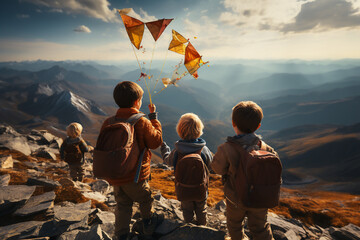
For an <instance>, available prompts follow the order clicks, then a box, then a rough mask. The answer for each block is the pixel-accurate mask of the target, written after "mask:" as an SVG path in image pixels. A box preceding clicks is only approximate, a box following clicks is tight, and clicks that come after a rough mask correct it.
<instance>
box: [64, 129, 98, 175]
mask: <svg viewBox="0 0 360 240" xmlns="http://www.w3.org/2000/svg"><path fill="white" fill-rule="evenodd" d="M82 130H83V127H82V126H81V124H80V123H77V122H73V123H70V124H69V126H67V128H66V133H67V135H68V136H67V138H66V139H65V140H64V141H63V143H62V145H61V147H60V157H61V159H62V160H63V161H65V162H67V163H68V164H69V168H70V177H71V178H72V179H73V180H74V181H82V180H83V177H84V167H83V165H84V163H83V159H84V153H85V152H89V151H92V150H93V147H92V146H88V145H87V144H86V143H85V141H84V139H83V138H82V137H81V132H82Z"/></svg>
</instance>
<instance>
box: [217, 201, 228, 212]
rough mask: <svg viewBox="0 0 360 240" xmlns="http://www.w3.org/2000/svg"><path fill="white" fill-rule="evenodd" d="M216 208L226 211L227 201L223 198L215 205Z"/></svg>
mask: <svg viewBox="0 0 360 240" xmlns="http://www.w3.org/2000/svg"><path fill="white" fill-rule="evenodd" d="M215 209H217V210H219V211H220V212H225V210H226V202H225V201H224V200H221V201H220V202H218V203H217V204H216V205H215Z"/></svg>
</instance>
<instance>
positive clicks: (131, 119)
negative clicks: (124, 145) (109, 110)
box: [109, 112, 145, 125]
mask: <svg viewBox="0 0 360 240" xmlns="http://www.w3.org/2000/svg"><path fill="white" fill-rule="evenodd" d="M143 116H145V114H144V113H141V112H139V113H135V114H133V115H131V116H130V117H129V118H127V119H126V118H117V117H116V115H115V116H112V117H111V118H109V124H115V123H118V122H128V123H130V124H131V125H135V124H136V123H137V121H139V120H140V118H142V117H143Z"/></svg>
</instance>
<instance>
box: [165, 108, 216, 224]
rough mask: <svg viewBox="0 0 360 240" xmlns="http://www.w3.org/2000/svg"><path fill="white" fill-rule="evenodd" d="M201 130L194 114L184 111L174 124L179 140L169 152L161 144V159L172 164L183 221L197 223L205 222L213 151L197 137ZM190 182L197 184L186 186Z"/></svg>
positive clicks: (200, 125)
mask: <svg viewBox="0 0 360 240" xmlns="http://www.w3.org/2000/svg"><path fill="white" fill-rule="evenodd" d="M203 129H204V125H203V123H202V121H201V120H200V118H199V117H198V116H197V115H196V114H193V113H186V114H184V115H182V116H181V117H180V119H179V122H178V124H177V126H176V131H177V133H178V135H179V137H180V138H181V139H180V140H179V141H177V142H175V149H173V150H172V151H171V149H170V147H169V146H168V145H167V144H166V143H165V142H163V143H162V145H161V155H162V158H163V160H164V162H165V163H166V164H168V165H171V166H174V170H175V189H176V194H177V197H178V200H179V201H181V208H182V211H183V216H184V220H185V222H187V223H196V224H198V225H206V212H207V211H206V209H207V207H206V206H207V205H206V200H207V197H208V183H209V170H208V168H209V166H210V163H211V161H212V153H211V152H210V150H209V149H208V148H207V147H206V142H205V140H204V139H202V138H200V136H201V135H202V134H203ZM194 153H195V155H194ZM194 166H197V167H196V168H195V167H194ZM186 181H187V182H186ZM185 182H186V184H185ZM196 182H198V183H196ZM189 184H198V185H200V186H195V185H194V187H190V188H186V185H189ZM199 194H200V195H199ZM194 212H195V214H196V221H195V219H194Z"/></svg>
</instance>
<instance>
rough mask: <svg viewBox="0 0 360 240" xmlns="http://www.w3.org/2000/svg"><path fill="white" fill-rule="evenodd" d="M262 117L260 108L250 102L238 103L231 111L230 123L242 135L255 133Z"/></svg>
mask: <svg viewBox="0 0 360 240" xmlns="http://www.w3.org/2000/svg"><path fill="white" fill-rule="evenodd" d="M263 116H264V115H263V111H262V109H261V107H260V106H259V105H257V104H256V103H254V102H252V101H243V102H239V103H238V104H236V105H235V107H233V111H232V121H233V123H234V124H235V126H236V127H237V128H238V129H239V130H240V131H241V132H243V133H253V132H255V131H256V130H257V129H258V127H259V124H260V123H261V120H262V118H263Z"/></svg>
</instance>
